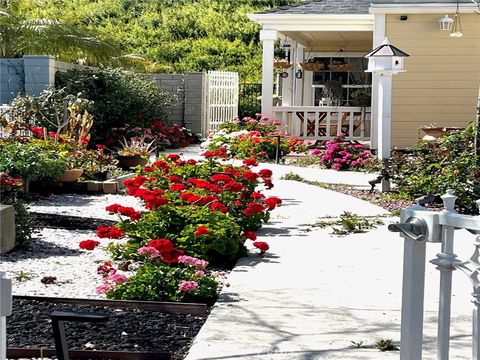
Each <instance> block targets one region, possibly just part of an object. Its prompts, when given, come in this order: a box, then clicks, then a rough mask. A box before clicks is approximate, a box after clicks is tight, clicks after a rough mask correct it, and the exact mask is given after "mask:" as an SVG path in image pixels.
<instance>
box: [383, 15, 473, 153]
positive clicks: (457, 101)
mask: <svg viewBox="0 0 480 360" xmlns="http://www.w3.org/2000/svg"><path fill="white" fill-rule="evenodd" d="M444 15H445V14H417V15H415V14H409V15H408V20H407V21H400V15H388V16H387V18H386V33H387V36H388V38H389V40H390V42H391V43H392V44H394V45H395V46H397V47H398V48H400V49H401V50H404V51H405V52H406V53H408V54H409V55H410V57H409V58H407V60H406V69H407V72H406V73H401V74H398V75H395V76H394V79H393V99H392V145H393V146H397V147H408V146H411V145H413V144H414V143H415V142H416V140H417V134H418V128H419V127H420V126H422V125H428V124H431V123H437V124H438V125H439V126H460V127H464V126H465V125H466V124H467V123H468V122H470V121H473V120H475V114H476V107H477V101H478V91H479V86H480V15H477V14H461V15H460V16H461V23H462V29H463V33H464V35H463V37H461V38H452V37H450V36H449V32H448V31H440V29H439V25H438V19H439V18H441V17H442V16H444ZM450 16H453V15H452V14H450Z"/></svg>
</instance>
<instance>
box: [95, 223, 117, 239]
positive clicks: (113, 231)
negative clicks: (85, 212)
mask: <svg viewBox="0 0 480 360" xmlns="http://www.w3.org/2000/svg"><path fill="white" fill-rule="evenodd" d="M123 235H124V234H123V231H122V230H120V229H118V228H116V227H113V226H103V227H102V226H101V227H99V228H98V229H97V236H98V237H99V238H109V239H120V238H121V237H123Z"/></svg>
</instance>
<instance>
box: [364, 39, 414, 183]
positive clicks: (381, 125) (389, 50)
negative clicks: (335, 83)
mask: <svg viewBox="0 0 480 360" xmlns="http://www.w3.org/2000/svg"><path fill="white" fill-rule="evenodd" d="M408 56H409V55H408V54H407V53H405V52H404V51H402V50H400V49H399V48H397V47H395V46H393V45H392V44H390V42H389V41H388V39H387V38H385V40H384V41H383V43H382V44H381V45H380V46H378V47H377V48H375V49H373V50H372V51H371V52H369V53H368V54H367V55H365V57H366V58H367V59H368V69H367V70H366V72H371V73H373V74H377V75H378V77H379V83H378V87H377V89H373V91H376V94H373V93H372V95H373V96H376V98H377V99H378V100H377V109H376V110H377V111H376V116H375V119H373V121H375V123H376V124H377V144H378V150H377V151H378V158H379V159H380V160H385V159H389V158H390V151H391V147H392V76H393V75H395V74H398V73H401V72H405V71H406V70H405V62H404V60H405V58H406V57H408ZM389 190H390V184H389V182H388V181H386V180H385V179H383V180H382V191H389Z"/></svg>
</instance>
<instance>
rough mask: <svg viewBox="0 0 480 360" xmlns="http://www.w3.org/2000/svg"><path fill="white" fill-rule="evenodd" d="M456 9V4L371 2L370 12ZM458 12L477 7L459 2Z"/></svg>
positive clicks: (436, 12)
mask: <svg viewBox="0 0 480 360" xmlns="http://www.w3.org/2000/svg"><path fill="white" fill-rule="evenodd" d="M456 10H457V4H456V3H452V4H445V3H429V4H378V5H376V4H372V6H371V7H370V14H442V13H454V12H455V11H456ZM458 10H459V12H460V13H465V14H469V13H474V12H478V7H477V6H476V5H475V4H473V3H471V4H465V3H461V4H460V7H459V9H458Z"/></svg>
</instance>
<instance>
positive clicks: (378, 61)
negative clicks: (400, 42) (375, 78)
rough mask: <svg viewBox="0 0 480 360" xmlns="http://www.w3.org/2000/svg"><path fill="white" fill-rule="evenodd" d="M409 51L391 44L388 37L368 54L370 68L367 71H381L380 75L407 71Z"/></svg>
mask: <svg viewBox="0 0 480 360" xmlns="http://www.w3.org/2000/svg"><path fill="white" fill-rule="evenodd" d="M408 56H410V55H408V54H407V53H405V52H404V51H402V50H400V49H399V48H397V47H395V46H393V45H392V44H390V42H389V41H388V39H387V38H385V40H384V41H383V42H382V44H381V45H380V46H378V47H377V48H375V49H373V50H372V51H371V52H369V53H368V54H367V55H365V57H366V58H368V69H367V70H366V72H372V73H379V74H380V75H394V74H398V73H400V72H405V71H406V70H405V63H404V60H405V58H406V57H408Z"/></svg>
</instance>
